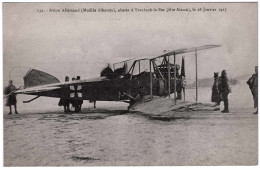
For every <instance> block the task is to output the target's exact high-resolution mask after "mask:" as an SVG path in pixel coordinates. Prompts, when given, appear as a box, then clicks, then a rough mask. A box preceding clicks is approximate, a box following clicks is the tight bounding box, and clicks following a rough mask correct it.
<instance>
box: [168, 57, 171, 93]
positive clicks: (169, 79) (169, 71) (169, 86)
mask: <svg viewBox="0 0 260 170" xmlns="http://www.w3.org/2000/svg"><path fill="white" fill-rule="evenodd" d="M168 95H169V98H171V70H170V56H168Z"/></svg>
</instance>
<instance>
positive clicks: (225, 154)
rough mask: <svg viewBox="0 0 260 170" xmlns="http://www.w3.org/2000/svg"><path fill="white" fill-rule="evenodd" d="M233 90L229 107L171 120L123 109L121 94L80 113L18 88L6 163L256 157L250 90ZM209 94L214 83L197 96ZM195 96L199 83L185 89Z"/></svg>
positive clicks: (224, 161)
mask: <svg viewBox="0 0 260 170" xmlns="http://www.w3.org/2000/svg"><path fill="white" fill-rule="evenodd" d="M232 90H233V91H232V94H230V95H229V99H230V113H221V112H220V111H216V112H210V113H205V112H194V113H192V114H190V113H189V114H190V116H189V118H188V119H177V120H172V121H160V120H153V119H149V118H147V117H144V116H141V115H139V114H137V113H126V112H125V110H126V108H127V104H125V103H117V102H97V107H98V109H93V108H92V107H93V104H89V103H88V102H87V101H85V102H84V105H83V106H84V109H83V112H82V113H80V114H63V112H62V111H63V109H62V108H61V107H58V106H57V104H58V99H52V98H39V99H38V100H36V101H33V102H32V103H29V104H22V100H23V98H25V96H19V97H18V100H19V104H18V107H19V112H20V113H21V114H19V115H7V113H8V108H5V112H4V165H5V166H88V165H89V166H93V165H256V164H257V160H258V120H257V119H258V115H254V114H252V113H253V112H254V111H255V110H254V109H253V99H252V96H251V92H250V90H249V89H248V87H247V85H246V84H245V83H243V82H242V83H241V84H240V85H237V86H234V87H232ZM210 95H211V89H210V88H203V89H199V101H200V102H207V103H208V102H209V101H210ZM26 98H27V99H30V97H28V96H26ZM194 99H195V90H194V89H189V90H187V92H186V100H191V101H192V100H193V101H194ZM105 109H107V110H105ZM221 109H223V103H221ZM114 110H115V111H114Z"/></svg>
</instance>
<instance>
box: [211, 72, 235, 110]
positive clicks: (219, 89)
mask: <svg viewBox="0 0 260 170" xmlns="http://www.w3.org/2000/svg"><path fill="white" fill-rule="evenodd" d="M229 93H231V88H230V86H229V80H228V76H227V72H226V70H223V71H222V72H221V76H220V77H218V73H214V84H213V87H212V97H211V101H212V102H216V104H217V105H220V102H221V101H223V102H224V110H222V111H221V112H222V113H229V108H228V95H229Z"/></svg>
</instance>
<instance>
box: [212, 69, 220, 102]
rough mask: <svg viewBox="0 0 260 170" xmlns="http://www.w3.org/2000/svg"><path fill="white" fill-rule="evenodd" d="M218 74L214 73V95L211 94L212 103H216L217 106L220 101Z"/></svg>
mask: <svg viewBox="0 0 260 170" xmlns="http://www.w3.org/2000/svg"><path fill="white" fill-rule="evenodd" d="M218 83H219V78H218V72H217V73H214V84H213V86H212V94H211V102H215V103H216V105H219V103H220V99H219V89H218Z"/></svg>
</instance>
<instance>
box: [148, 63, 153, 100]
mask: <svg viewBox="0 0 260 170" xmlns="http://www.w3.org/2000/svg"><path fill="white" fill-rule="evenodd" d="M149 64H150V97H151V99H152V98H153V75H152V61H151V60H149Z"/></svg>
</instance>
